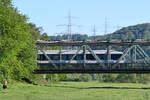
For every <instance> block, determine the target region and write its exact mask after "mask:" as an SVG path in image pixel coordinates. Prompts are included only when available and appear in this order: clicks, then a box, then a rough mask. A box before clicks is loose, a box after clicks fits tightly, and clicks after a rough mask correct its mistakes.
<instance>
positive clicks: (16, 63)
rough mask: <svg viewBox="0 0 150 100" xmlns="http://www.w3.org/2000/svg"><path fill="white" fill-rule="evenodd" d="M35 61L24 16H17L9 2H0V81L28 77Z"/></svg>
mask: <svg viewBox="0 0 150 100" xmlns="http://www.w3.org/2000/svg"><path fill="white" fill-rule="evenodd" d="M35 59H36V52H35V41H34V40H33V39H32V35H31V31H30V27H29V24H27V18H26V16H25V15H22V14H19V13H18V10H17V9H16V8H14V7H13V6H12V5H11V1H10V0H1V1H0V81H3V80H4V79H7V80H8V79H16V80H20V79H21V78H22V77H25V76H30V75H31V73H32V72H33V70H34V69H35V68H36V62H35Z"/></svg>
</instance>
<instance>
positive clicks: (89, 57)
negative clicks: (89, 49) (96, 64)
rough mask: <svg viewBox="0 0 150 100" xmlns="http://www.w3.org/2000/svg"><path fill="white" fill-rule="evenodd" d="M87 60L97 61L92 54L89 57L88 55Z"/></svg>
mask: <svg viewBox="0 0 150 100" xmlns="http://www.w3.org/2000/svg"><path fill="white" fill-rule="evenodd" d="M86 59H87V60H95V58H94V57H93V55H92V54H87V55H86Z"/></svg>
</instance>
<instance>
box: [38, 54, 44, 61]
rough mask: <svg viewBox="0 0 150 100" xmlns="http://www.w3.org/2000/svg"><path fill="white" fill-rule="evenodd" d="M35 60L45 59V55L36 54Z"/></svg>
mask: <svg viewBox="0 0 150 100" xmlns="http://www.w3.org/2000/svg"><path fill="white" fill-rule="evenodd" d="M37 60H46V57H45V56H44V55H43V54H42V55H38V56H37Z"/></svg>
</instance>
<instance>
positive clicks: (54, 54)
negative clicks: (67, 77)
mask: <svg viewBox="0 0 150 100" xmlns="http://www.w3.org/2000/svg"><path fill="white" fill-rule="evenodd" d="M44 52H45V54H46V55H47V56H48V57H49V58H50V59H51V60H52V61H54V62H55V63H60V60H61V62H62V63H67V62H69V61H70V60H71V59H72V57H73V56H74V55H75V54H76V52H77V50H61V52H60V50H45V51H44ZM93 52H94V54H96V55H97V57H98V58H99V59H100V60H101V61H102V62H103V63H107V62H108V61H107V50H93ZM122 54H123V53H122V52H119V51H114V50H110V57H111V59H110V61H109V62H111V63H115V62H116V61H117V60H118V59H119V58H120V57H121V56H122ZM38 60H39V61H47V58H46V56H45V55H44V53H43V52H41V51H38ZM83 60H84V54H83V50H81V51H80V52H79V53H78V54H77V55H76V56H75V58H74V59H73V60H72V61H74V62H76V61H80V62H83ZM86 61H87V63H88V62H90V63H92V62H93V63H94V62H96V59H95V58H94V56H93V55H92V54H91V53H90V52H89V51H88V50H87V51H86ZM123 61H124V60H123V59H122V60H121V61H120V63H123Z"/></svg>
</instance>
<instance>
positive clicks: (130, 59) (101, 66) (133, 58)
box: [37, 44, 150, 73]
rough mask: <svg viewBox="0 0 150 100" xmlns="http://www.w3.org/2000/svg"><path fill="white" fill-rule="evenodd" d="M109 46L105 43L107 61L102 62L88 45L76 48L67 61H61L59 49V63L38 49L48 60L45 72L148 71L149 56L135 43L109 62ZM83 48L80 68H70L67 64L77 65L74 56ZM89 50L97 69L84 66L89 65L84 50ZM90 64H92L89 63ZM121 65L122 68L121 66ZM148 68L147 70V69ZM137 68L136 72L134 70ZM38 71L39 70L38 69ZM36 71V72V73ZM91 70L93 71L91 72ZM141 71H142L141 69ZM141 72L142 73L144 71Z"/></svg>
mask: <svg viewBox="0 0 150 100" xmlns="http://www.w3.org/2000/svg"><path fill="white" fill-rule="evenodd" d="M110 46H111V45H105V47H107V61H106V62H107V63H104V62H103V61H102V60H101V59H100V58H99V57H98V56H97V55H96V54H95V53H94V52H93V50H92V49H91V48H90V46H89V45H86V44H84V45H82V46H80V47H79V48H78V50H77V52H76V53H75V54H74V55H73V57H72V58H71V59H70V60H69V61H68V62H65V63H64V62H63V59H62V57H61V56H62V51H61V49H60V53H59V54H60V60H59V63H55V62H54V61H53V60H51V59H50V57H48V55H47V54H46V53H45V51H44V50H42V49H40V50H41V52H43V54H44V55H45V57H46V58H47V60H48V61H49V62H48V63H47V66H49V69H47V71H46V70H43V72H45V73H48V72H49V73H53V72H54V73H119V72H121V73H123V72H124V73H139V71H140V70H143V71H144V72H146V73H150V57H149V56H148V55H147V54H146V53H145V51H144V50H143V49H142V48H141V47H140V46H139V45H137V44H135V45H128V46H127V48H126V49H125V50H124V52H123V55H122V56H121V57H120V58H119V59H118V60H117V61H116V62H115V63H111V62H110V61H109V60H110ZM81 50H83V55H84V59H83V63H81V64H80V65H82V68H80V69H75V68H76V67H74V68H73V69H70V68H69V67H68V69H67V66H78V65H76V64H73V60H74V58H75V57H76V56H77V55H78V54H79V52H80V51H81ZM87 51H89V52H90V54H92V56H93V57H94V58H95V60H96V61H97V63H96V65H95V66H97V67H98V68H97V69H90V68H89V67H88V68H87V67H86V66H88V65H89V63H88V61H87V59H86V52H87ZM122 60H124V61H125V62H124V64H120V62H121V61H122ZM64 66H65V67H66V68H65V69H63V67H64ZM91 66H92V65H91ZM121 67H122V68H121ZM40 69H41V72H42V65H40ZM147 69H148V70H147ZM127 70H128V71H127ZM136 70H137V72H136ZM38 71H39V73H40V70H38ZM38 71H37V73H38ZM92 71H93V72H92ZM141 72H142V71H141ZM144 72H143V73H144Z"/></svg>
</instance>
